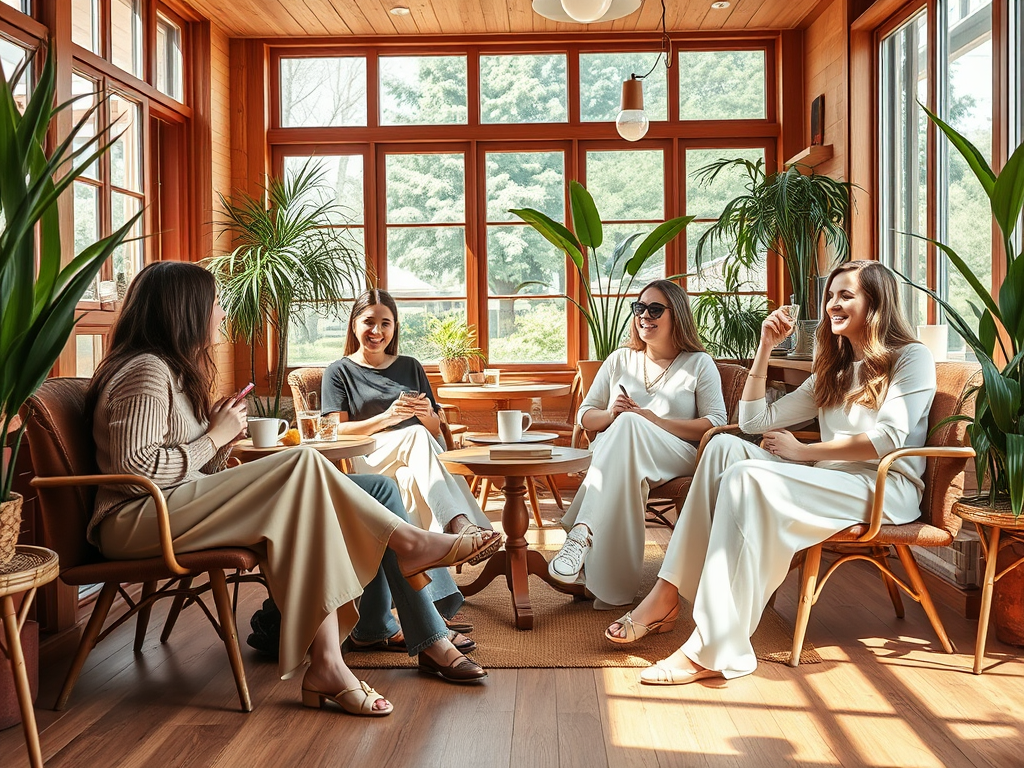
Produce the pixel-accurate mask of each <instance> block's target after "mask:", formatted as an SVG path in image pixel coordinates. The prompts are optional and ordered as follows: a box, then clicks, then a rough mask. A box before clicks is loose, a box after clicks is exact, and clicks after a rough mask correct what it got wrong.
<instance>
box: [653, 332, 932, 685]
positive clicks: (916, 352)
mask: <svg viewBox="0 0 1024 768" xmlns="http://www.w3.org/2000/svg"><path fill="white" fill-rule="evenodd" d="M858 369H859V364H855V373H857V374H859V370H858ZM934 396H935V364H934V362H933V361H932V357H931V354H930V353H929V352H928V349H927V348H926V347H924V346H923V345H922V344H916V343H914V344H908V345H907V346H906V347H905V348H904V349H903V351H902V352H901V353H900V355H899V357H898V358H897V359H896V361H895V363H894V366H893V373H892V380H891V381H890V383H889V387H888V390H887V392H886V395H885V400H884V401H883V402H882V404H881V406H880V407H879V409H878V410H877V411H871V410H868V409H866V408H863V407H861V406H857V405H855V406H853V407H852V408H851V409H850V411H849V412H846V411H845V410H844V409H843V408H842V407H839V408H828V409H818V408H816V407H815V404H814V377H813V376H812V377H811V378H809V379H808V380H807V381H806V382H805V383H804V384H803V385H802V386H801V387H800V388H799V389H797V390H796V391H795V392H793V393H791V394H788V395H786V396H785V397H783V398H781V399H780V400H778V401H777V402H775V403H774V404H773V405H771V406H767V405H765V401H764V400H763V399H761V400H752V401H741V402H740V410H739V421H740V427H741V428H742V429H743V431H744V432H748V433H753V434H759V433H762V432H765V431H768V430H771V429H780V428H783V427H785V426H787V425H790V424H796V423H799V422H803V421H806V420H808V419H811V418H814V417H815V416H817V418H818V420H819V424H820V427H821V439H822V441H825V442H827V441H829V440H833V439H835V438H839V437H847V436H854V435H859V434H867V435H868V437H869V438H870V439H871V442H872V444H873V445H874V446H875V449H876V451H877V453H878V456H879V457H882V456H884V455H885V454H886V453H889V452H890V451H893V450H895V449H897V448H903V447H915V446H922V445H924V443H925V440H926V439H927V436H928V411H929V410H930V408H931V404H932V399H933V397H934ZM877 466H878V461H877V460H872V461H821V462H818V463H817V464H814V465H806V464H797V463H793V462H789V461H786V460H784V459H781V458H779V457H778V456H775V455H773V454H771V453H768V452H767V451H765V450H763V449H761V448H759V447H758V446H756V445H753V444H751V443H748V442H745V441H744V440H741V439H740V438H738V437H735V436H732V435H719V436H717V437H715V438H714V439H713V440H711V442H710V443H708V446H707V448H706V449H705V451H704V455H703V457H702V458H701V462H700V466H699V467H697V471H696V474H695V475H694V478H693V483H692V485H691V486H690V492H689V494H688V495H687V497H686V502H685V504H684V505H683V508H682V511H681V512H680V516H679V521H678V522H677V523H676V528H675V531H673V533H672V540H671V542H670V543H669V547H668V551H667V552H666V553H665V562H664V565H663V566H662V570H661V573H660V574H659V577H660V578H662V579H664V580H665V581H668V582H670V583H671V584H673V585H674V586H676V587H677V588H678V590H679V594H680V595H681V596H682V597H684V598H686V599H687V600H690V601H692V602H693V619H694V622H695V623H696V625H697V626H696V629H694V631H693V634H691V635H690V637H689V639H688V640H687V641H686V642H685V643H684V644H683V646H682V650H683V653H684V654H685V655H686V656H687V657H688V658H689V659H690V660H692V661H694V662H696V663H697V664H699V665H701V666H703V667H706V668H708V669H713V670H717V671H720V672H721V673H722V674H723V675H724V676H725V677H727V678H732V677H739V676H740V675H745V674H749V673H750V672H753V671H754V669H755V668H756V666H757V660H756V658H755V656H754V650H753V648H752V647H751V645H750V636H751V635H752V634H753V632H754V630H755V629H756V628H757V625H758V622H759V621H760V620H761V614H762V612H763V611H764V608H765V606H766V605H767V604H768V600H769V598H770V597H771V595H772V593H773V592H774V591H775V590H776V589H777V588H778V587H779V586H780V585H781V584H782V582H783V581H784V580H785V578H786V575H787V574H788V573H789V566H790V563H791V561H792V559H793V556H794V555H795V554H796V553H797V552H799V551H800V550H802V549H806V548H807V547H810V546H813V545H815V544H818V543H820V542H822V541H824V540H825V539H827V538H828V537H829V536H831V535H833V534H835V533H838V532H839V531H841V530H843V529H844V528H848V527H849V526H851V525H853V524H855V523H860V522H864V521H866V520H867V518H868V515H869V513H870V510H871V499H872V493H873V491H874V483H875V469H876V468H877ZM924 468H925V459H923V458H904V459H900V460H898V461H896V462H895V463H894V464H893V467H892V470H890V472H889V476H888V480H887V481H886V487H885V507H884V516H885V518H886V520H888V521H889V522H892V523H907V522H911V521H912V520H915V519H916V518H917V517H919V516H920V513H921V512H920V504H921V495H922V491H923V489H924V484H923V482H922V480H921V477H922V475H923V473H924Z"/></svg>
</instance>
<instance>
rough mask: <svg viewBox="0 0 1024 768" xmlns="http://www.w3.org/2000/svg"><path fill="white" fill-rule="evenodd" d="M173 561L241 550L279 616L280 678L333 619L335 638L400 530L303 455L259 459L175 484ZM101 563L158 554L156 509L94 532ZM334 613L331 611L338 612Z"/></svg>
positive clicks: (329, 469)
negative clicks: (251, 558) (255, 560)
mask: <svg viewBox="0 0 1024 768" xmlns="http://www.w3.org/2000/svg"><path fill="white" fill-rule="evenodd" d="M167 506H168V510H169V511H170V518H171V534H172V536H173V537H174V548H175V551H177V552H192V551H195V550H200V549H209V548H212V547H230V546H236V547H249V548H250V549H252V550H253V551H255V552H256V553H257V554H258V556H259V558H260V567H261V568H262V570H263V573H264V575H265V576H266V578H267V583H268V585H269V586H270V591H271V594H272V595H273V597H274V601H275V602H276V603H277V605H278V607H279V608H280V609H281V617H282V619H281V652H280V659H279V662H278V665H279V671H280V673H281V677H282V678H288V677H291V676H292V675H293V674H295V673H296V672H297V671H298V670H299V668H300V667H301V666H302V665H303V663H304V662H305V659H306V655H307V652H308V650H309V646H310V643H312V641H313V637H314V636H315V635H316V633H317V630H318V629H319V628H320V625H321V624H322V623H323V621H324V619H326V618H327V617H328V616H329V615H330V614H331V613H333V612H335V611H337V612H338V624H339V629H340V631H341V636H342V637H345V636H347V635H348V633H349V632H350V631H351V629H352V627H354V626H355V623H356V620H357V619H358V617H359V614H358V611H357V610H356V606H355V603H354V601H355V599H356V598H358V597H359V596H360V595H361V594H362V592H363V587H364V586H366V584H368V583H369V582H370V580H371V579H372V578H373V577H374V576H375V575H376V574H377V569H378V567H379V566H380V561H381V558H382V557H383V555H384V550H385V548H386V547H387V543H388V539H389V538H390V537H391V533H392V532H393V531H394V530H395V528H396V527H398V524H399V523H400V522H401V521H400V520H399V519H398V518H397V517H395V515H393V514H391V512H389V511H388V510H387V509H385V508H384V507H383V506H381V505H380V504H378V503H377V502H376V501H375V500H374V499H373V498H371V497H370V496H369V495H368V494H367V493H365V492H364V491H363V490H361V489H360V488H359V487H357V486H356V485H355V484H354V483H353V482H352V481H351V480H350V479H349V478H347V477H346V476H345V475H344V474H343V473H342V472H341V471H339V470H338V469H337V467H335V466H334V465H333V464H332V463H331V462H330V461H328V460H327V459H325V458H324V457H323V456H321V455H320V454H319V453H317V452H316V451H315V450H313V449H311V448H303V447H298V448H295V449H293V450H288V451H282V452H280V453H276V454H273V455H271V456H267V457H266V458H263V459H260V460H259V461H254V462H252V463H250V464H243V465H242V466H240V467H234V468H232V469H227V470H224V471H223V472H218V473H217V474H215V475H210V476H208V477H204V478H201V479H199V480H195V481H193V482H189V483H185V484H184V485H181V486H179V487H177V488H174V489H173V490H172V491H170V493H169V494H168V496H167ZM99 540H100V549H101V550H102V551H103V554H104V555H106V556H107V557H111V558H116V559H126V560H130V559H137V558H143V557H154V556H157V555H159V554H160V545H159V535H158V533H157V525H156V505H155V504H154V503H153V501H152V499H151V498H149V497H146V498H144V499H139V500H138V501H134V502H132V503H130V504H129V505H128V506H126V507H124V508H123V509H121V510H119V511H118V512H116V513H114V514H113V515H111V516H109V517H107V518H106V519H104V520H103V522H102V523H101V524H100V526H99ZM338 609H340V610H338Z"/></svg>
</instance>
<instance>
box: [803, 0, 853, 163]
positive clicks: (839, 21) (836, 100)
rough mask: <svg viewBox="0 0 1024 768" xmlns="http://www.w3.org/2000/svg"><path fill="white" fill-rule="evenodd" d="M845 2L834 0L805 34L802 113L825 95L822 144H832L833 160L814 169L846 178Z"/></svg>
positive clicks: (806, 135) (808, 125) (807, 134)
mask: <svg viewBox="0 0 1024 768" xmlns="http://www.w3.org/2000/svg"><path fill="white" fill-rule="evenodd" d="M846 21H847V2H846V0H834V2H832V3H831V4H830V5H829V6H828V7H826V8H825V9H824V10H823V11H822V13H821V15H820V16H818V18H817V19H815V21H814V22H813V23H812V24H811V25H810V26H809V27H808V28H807V29H806V30H805V32H804V114H806V115H808V116H809V115H810V109H811V102H812V101H813V100H814V99H815V98H817V97H818V96H819V95H820V94H825V135H824V143H825V144H831V145H832V151H833V155H832V159H831V160H829V161H828V162H826V163H823V164H821V165H819V166H818V167H817V169H816V170H817V171H818V172H819V173H826V174H828V175H830V176H832V177H834V178H838V179H846V178H848V170H847V156H848V150H847V145H848V138H849V137H848V129H847V124H848V118H849V111H848V110H849V107H848V104H849V101H848V93H847V92H848V79H847V70H848V68H849V49H848V45H847V23H846ZM810 130H811V122H810V118H809V117H808V119H807V121H806V122H805V124H804V138H805V140H806V141H805V146H806V145H807V144H810V140H811V134H810Z"/></svg>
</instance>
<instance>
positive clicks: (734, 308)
mask: <svg viewBox="0 0 1024 768" xmlns="http://www.w3.org/2000/svg"><path fill="white" fill-rule="evenodd" d="M742 267H743V265H742V264H740V263H739V262H738V261H735V260H734V261H727V262H726V263H725V264H723V265H722V276H723V278H724V280H725V284H724V288H725V290H722V291H704V292H702V293H698V294H696V295H695V296H694V297H693V298H692V299H691V304H692V305H693V319H694V321H695V322H696V323H697V331H698V332H699V333H700V338H701V341H703V342H704V346H705V347H706V348H707V350H708V354H710V355H711V356H712V357H715V358H726V359H731V360H749V359H750V358H752V357H753V355H754V351H755V350H756V349H757V344H758V342H759V341H760V339H761V323H763V322H764V319H765V318H766V317H768V299H767V298H765V297H764V296H763V295H762V294H759V293H757V292H756V288H755V286H753V285H751V284H750V283H749V282H745V281H744V280H743V279H742V277H741V275H740V272H741V270H742Z"/></svg>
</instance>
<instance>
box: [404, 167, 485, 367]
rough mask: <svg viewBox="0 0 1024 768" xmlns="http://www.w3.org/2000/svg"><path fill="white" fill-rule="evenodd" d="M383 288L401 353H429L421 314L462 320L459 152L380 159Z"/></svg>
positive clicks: (463, 174) (463, 200)
mask: <svg viewBox="0 0 1024 768" xmlns="http://www.w3.org/2000/svg"><path fill="white" fill-rule="evenodd" d="M384 173H385V176H384V185H385V190H386V195H387V202H386V210H385V221H386V223H387V227H386V244H385V259H386V264H387V289H388V292H389V293H390V294H391V295H392V296H393V297H394V298H395V301H396V302H397V303H398V313H399V320H400V322H401V350H402V354H406V355H414V356H416V357H418V358H419V359H420V360H433V359H435V356H434V350H432V349H430V347H429V346H428V345H427V343H426V335H427V333H428V332H429V330H430V328H429V320H430V318H433V317H438V318H444V317H449V316H454V317H457V318H459V319H460V320H465V319H466V297H467V292H466V159H465V155H463V154H462V153H461V152H453V153H444V154H441V153H438V154H389V155H387V156H386V157H385V171H384Z"/></svg>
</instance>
